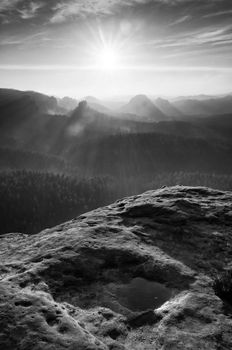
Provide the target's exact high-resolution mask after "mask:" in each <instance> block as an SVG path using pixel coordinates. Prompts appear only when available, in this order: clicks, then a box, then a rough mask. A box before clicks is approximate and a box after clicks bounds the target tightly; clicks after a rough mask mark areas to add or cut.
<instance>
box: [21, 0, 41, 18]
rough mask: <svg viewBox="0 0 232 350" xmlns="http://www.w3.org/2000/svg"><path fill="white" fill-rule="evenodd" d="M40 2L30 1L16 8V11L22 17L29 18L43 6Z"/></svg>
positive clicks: (34, 15)
mask: <svg viewBox="0 0 232 350" xmlns="http://www.w3.org/2000/svg"><path fill="white" fill-rule="evenodd" d="M43 6H44V4H43V3H41V2H31V3H29V5H27V6H26V7H23V8H22V9H19V10H18V13H19V15H20V17H21V18H22V19H30V18H33V17H36V15H37V12H38V10H39V9H40V8H41V7H43Z"/></svg>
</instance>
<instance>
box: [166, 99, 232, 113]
mask: <svg viewBox="0 0 232 350" xmlns="http://www.w3.org/2000/svg"><path fill="white" fill-rule="evenodd" d="M172 104H173V105H174V106H175V107H176V108H177V109H179V110H180V111H181V112H182V114H183V115H186V116H211V115H219V114H220V115H222V114H229V113H232V96H230V95H228V96H225V97H215V98H210V99H204V100H197V99H183V100H178V101H174V102H172Z"/></svg>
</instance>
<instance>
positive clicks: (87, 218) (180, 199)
mask: <svg viewBox="0 0 232 350" xmlns="http://www.w3.org/2000/svg"><path fill="white" fill-rule="evenodd" d="M231 224H232V193H229V192H221V191H216V190H211V189H207V188H189V187H173V188H162V189H160V190H158V191H149V192H146V193H144V194H142V195H139V196H134V197H130V198H125V199H122V200H120V201H117V202H116V203H114V204H112V205H110V206H108V207H105V208H100V209H97V210H95V211H92V212H90V213H87V214H84V215H81V216H80V217H78V218H76V219H73V220H72V221H70V222H67V223H64V224H62V225H59V226H57V227H54V228H52V229H48V230H45V231H42V232H41V233H38V234H37V235H25V234H7V235H5V236H2V237H0V240H1V241H0V257H1V259H0V261H1V266H0V271H1V285H0V325H1V326H0V345H1V346H0V347H1V349H4V350H15V349H17V350H27V349H28V350H29V349H30V350H55V349H56V350H57V349H59V350H61V349H62V350H63V349H68V350H71V349H72V350H74V349H78V350H80V349H81V350H82V349H83V350H97V349H98V350H100V349H102V350H107V349H111V350H113V349H114V350H116V349H117V350H119V349H121V350H122V349H127V350H132V349H133V350H140V349H145V350H154V349H157V350H168V349H174V350H175V349H178V350H180V349H183V350H184V349H201V350H203V349H210V350H216V349H231V348H232V318H231V315H232V314H231V309H230V306H229V304H228V300H227V301H225V300H223V298H222V299H221V298H219V297H218V296H217V295H216V294H215V290H214V288H213V281H214V279H215V278H216V276H217V275H218V274H221V273H222V271H224V270H229V269H231V268H232V264H231V252H232V235H231Z"/></svg>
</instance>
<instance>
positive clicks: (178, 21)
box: [170, 15, 192, 26]
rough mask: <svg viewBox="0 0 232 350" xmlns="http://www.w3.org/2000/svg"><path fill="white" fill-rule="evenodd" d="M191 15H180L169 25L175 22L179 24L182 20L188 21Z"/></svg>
mask: <svg viewBox="0 0 232 350" xmlns="http://www.w3.org/2000/svg"><path fill="white" fill-rule="evenodd" d="M191 18H192V16H191V15H185V16H182V17H180V18H178V19H177V20H175V21H174V22H172V23H171V24H170V25H171V26H175V25H176V24H181V23H183V22H186V21H188V20H189V19H191Z"/></svg>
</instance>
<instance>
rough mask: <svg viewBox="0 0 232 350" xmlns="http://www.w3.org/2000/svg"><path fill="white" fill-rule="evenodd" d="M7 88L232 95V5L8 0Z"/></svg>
mask: <svg viewBox="0 0 232 350" xmlns="http://www.w3.org/2000/svg"><path fill="white" fill-rule="evenodd" d="M0 87H4V88H15V89H20V90H36V91H41V92H44V93H48V94H51V95H57V96H67V95H68V96H73V97H82V96H85V95H94V96H97V97H102V96H116V95H120V96H121V95H134V94H139V93H143V94H148V95H160V96H177V95H197V94H211V95H212V94H226V93H231V92H232V1H231V0H66V1H64V0H49V1H47V0H46V1H45V0H0Z"/></svg>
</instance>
